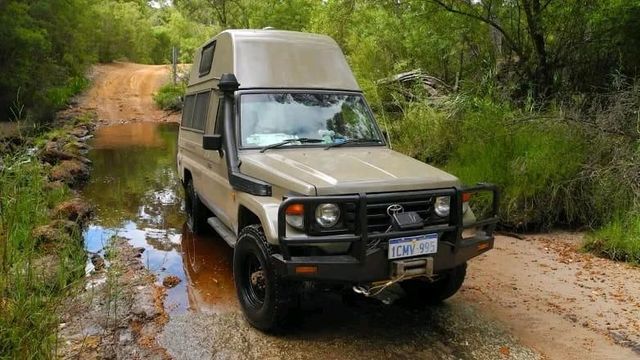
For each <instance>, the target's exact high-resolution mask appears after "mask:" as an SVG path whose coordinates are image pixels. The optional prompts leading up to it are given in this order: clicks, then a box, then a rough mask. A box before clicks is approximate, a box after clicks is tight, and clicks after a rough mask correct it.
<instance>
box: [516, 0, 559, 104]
mask: <svg viewBox="0 0 640 360" xmlns="http://www.w3.org/2000/svg"><path fill="white" fill-rule="evenodd" d="M521 2H522V5H523V7H524V12H525V15H526V17H527V26H528V30H529V37H530V38H531V42H532V44H533V48H534V51H535V53H536V59H537V64H536V65H535V68H534V71H533V76H534V79H533V80H534V81H535V83H536V85H537V89H535V90H536V93H537V94H538V95H542V96H544V95H546V94H547V93H548V92H549V90H550V89H551V85H552V84H551V82H552V79H551V68H550V65H549V58H548V54H547V47H546V42H545V33H544V24H543V23H542V14H541V13H542V7H541V6H540V0H521Z"/></svg>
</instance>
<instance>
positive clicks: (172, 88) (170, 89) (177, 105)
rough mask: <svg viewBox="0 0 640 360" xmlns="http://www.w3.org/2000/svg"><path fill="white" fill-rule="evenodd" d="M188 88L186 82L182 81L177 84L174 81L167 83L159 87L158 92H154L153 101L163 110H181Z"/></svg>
mask: <svg viewBox="0 0 640 360" xmlns="http://www.w3.org/2000/svg"><path fill="white" fill-rule="evenodd" d="M186 89H187V86H186V84H184V83H182V82H179V83H178V84H176V85H174V84H173V83H168V84H165V85H163V86H162V87H160V89H158V92H157V93H155V94H153V101H155V103H156V105H158V107H159V108H161V109H163V110H176V111H179V110H181V109H182V97H183V96H184V93H185V91H186Z"/></svg>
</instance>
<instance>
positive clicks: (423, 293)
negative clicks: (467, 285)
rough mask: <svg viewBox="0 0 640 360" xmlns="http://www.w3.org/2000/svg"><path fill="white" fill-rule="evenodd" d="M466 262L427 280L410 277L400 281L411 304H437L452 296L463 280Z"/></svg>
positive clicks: (465, 272)
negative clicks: (433, 278) (437, 277)
mask: <svg viewBox="0 0 640 360" xmlns="http://www.w3.org/2000/svg"><path fill="white" fill-rule="evenodd" d="M466 274H467V263H464V264H462V265H459V266H457V267H455V268H453V269H451V270H448V271H447V272H445V273H443V274H441V277H440V278H439V279H438V280H436V281H434V282H429V281H426V280H424V279H410V280H406V281H403V282H401V283H400V286H402V289H403V290H404V291H405V293H406V294H407V297H408V300H409V302H410V303H411V304H413V305H437V304H440V303H441V302H443V301H444V300H446V299H448V298H450V297H452V296H453V295H454V294H455V293H456V292H458V290H460V287H461V286H462V283H463V282H464V278H465V276H466Z"/></svg>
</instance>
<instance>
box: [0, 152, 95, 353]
mask: <svg viewBox="0 0 640 360" xmlns="http://www.w3.org/2000/svg"><path fill="white" fill-rule="evenodd" d="M2 164H3V167H2V168H1V169H0V194H1V196H0V358H49V357H53V356H54V355H55V349H56V343H57V339H56V333H57V328H58V325H59V322H60V320H59V308H60V305H61V303H62V301H63V299H64V298H65V296H66V295H68V292H69V290H70V288H71V286H70V285H71V284H72V283H73V282H74V281H75V279H78V277H79V276H80V275H81V274H82V273H83V269H84V262H85V255H84V251H83V248H82V242H81V241H80V239H79V238H80V236H81V235H80V234H72V235H69V236H62V237H61V239H60V241H59V242H58V243H56V244H50V245H49V246H47V247H46V248H44V247H43V246H42V245H41V244H38V242H37V240H36V239H34V237H33V236H32V231H33V229H34V228H35V227H37V226H39V225H43V224H46V223H47V222H48V221H49V216H50V210H51V209H52V208H53V207H54V206H55V205H56V204H58V203H59V202H60V201H62V200H64V199H65V198H67V197H68V196H69V191H68V190H67V189H65V188H62V189H59V190H50V189H47V188H46V187H45V184H46V174H45V169H44V167H43V165H42V164H41V163H40V162H38V161H37V160H36V159H35V158H32V157H29V156H27V155H24V154H13V155H5V156H3V157H2Z"/></svg>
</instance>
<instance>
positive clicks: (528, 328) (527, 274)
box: [83, 64, 640, 359]
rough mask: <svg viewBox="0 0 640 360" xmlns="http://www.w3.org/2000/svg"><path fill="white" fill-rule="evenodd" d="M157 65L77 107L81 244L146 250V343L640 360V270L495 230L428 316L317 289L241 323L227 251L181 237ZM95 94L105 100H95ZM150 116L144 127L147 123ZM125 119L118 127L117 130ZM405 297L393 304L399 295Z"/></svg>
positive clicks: (200, 350) (568, 239)
mask: <svg viewBox="0 0 640 360" xmlns="http://www.w3.org/2000/svg"><path fill="white" fill-rule="evenodd" d="M167 74H168V70H167V68H166V67H153V66H143V65H134V64H114V65H107V66H102V67H99V68H98V69H97V70H96V78H95V84H96V85H95V87H94V88H93V89H92V90H91V91H90V92H89V94H88V95H87V97H85V100H84V103H83V106H87V107H95V109H96V111H97V112H98V114H99V117H100V119H101V120H103V121H104V123H105V124H113V123H117V124H118V125H109V126H103V127H101V128H100V129H99V130H98V132H97V133H96V138H95V140H94V142H93V145H94V150H92V151H91V153H90V158H91V159H92V161H93V164H94V170H93V173H92V178H91V182H90V184H89V185H88V186H87V188H86V190H85V191H84V196H85V197H86V198H87V199H88V200H89V201H91V202H92V203H93V204H94V205H96V207H97V216H96V218H95V219H94V220H93V222H92V223H91V224H90V226H89V229H88V230H87V232H86V233H85V241H86V244H87V245H86V246H87V249H88V250H90V251H91V252H93V253H100V252H104V250H105V248H106V247H107V246H108V242H109V239H110V238H111V236H113V235H116V234H117V235H118V236H119V237H121V238H124V239H127V241H128V242H129V243H130V244H131V245H133V246H134V247H143V248H144V249H145V251H144V253H142V256H141V261H142V263H143V264H144V265H145V267H147V268H148V269H149V270H151V271H152V272H153V273H154V274H155V275H156V276H157V277H158V283H160V282H161V281H162V279H163V278H165V277H166V276H169V275H176V276H178V277H179V278H180V279H181V280H182V281H181V282H180V283H179V284H178V285H177V286H176V287H173V288H170V289H167V297H166V298H165V300H164V307H165V309H166V310H167V313H168V315H169V318H168V321H167V322H166V324H165V325H164V329H163V330H162V332H161V333H160V335H159V336H158V337H157V338H156V339H155V341H156V342H157V343H158V344H159V345H160V346H162V347H164V348H165V349H166V351H167V354H169V355H170V356H172V357H174V358H179V359H210V358H216V359H247V358H248V359H264V358H268V359H272V358H273V359H277V358H288V359H289V358H291V359H298V358H300V359H307V358H314V359H325V358H328V359H349V358H351V359H364V358H370V359H378V358H407V359H540V358H543V359H545V358H546V359H635V358H640V270H639V269H638V268H633V267H630V266H628V265H624V264H617V263H613V262H610V261H607V260H603V259H598V258H595V257H593V256H591V255H589V254H582V253H580V252H579V251H578V250H577V248H578V242H579V241H580V236H581V235H579V234H553V235H544V236H542V235H541V236H527V237H526V238H525V239H524V240H518V239H513V238H508V237H503V236H500V237H498V239H497V243H496V249H494V250H493V251H491V252H489V253H487V254H485V255H483V256H482V257H480V258H479V259H476V260H475V261H472V262H471V264H470V268H469V271H468V274H469V275H468V278H467V280H466V281H465V284H464V286H463V289H462V290H461V292H460V293H459V294H457V295H456V296H454V297H453V298H452V299H451V300H450V301H448V302H447V303H446V304H444V305H442V306H438V307H433V308H429V309H426V310H418V309H413V308H410V307H407V306H403V305H401V304H394V305H383V304H382V303H381V302H378V301H372V300H367V299H361V298H360V299H358V298H356V299H355V300H354V299H351V300H352V301H349V302H344V301H343V299H342V297H341V296H339V295H337V294H332V293H326V294H320V295H319V296H316V297H314V298H313V299H309V301H308V303H307V304H306V305H305V306H304V308H303V309H302V310H301V312H300V313H298V314H296V319H298V321H297V322H296V324H295V326H294V327H293V329H292V331H291V332H290V333H288V334H284V335H282V336H268V335H264V334H262V333H260V332H258V331H256V330H254V329H252V328H251V327H249V326H248V325H247V324H246V322H245V321H244V320H243V319H242V315H241V313H240V311H239V309H238V305H237V301H236V298H235V289H234V286H233V279H232V274H231V258H232V251H231V250H230V249H229V248H228V247H227V246H226V245H225V243H224V241H223V240H221V239H220V238H219V237H218V236H217V235H215V234H213V233H211V234H209V235H206V236H194V235H193V234H191V233H189V232H188V231H187V230H185V227H184V226H183V224H184V215H183V202H182V190H181V188H180V186H179V184H178V180H177V176H176V174H175V170H174V169H175V164H174V161H175V160H174V159H175V152H176V137H177V124H159V122H165V121H167V120H168V119H174V120H175V118H176V117H175V116H174V117H173V118H172V117H167V116H166V115H165V114H164V113H163V112H161V111H158V110H156V109H154V108H153V105H152V102H151V100H150V94H151V93H152V92H153V91H154V89H155V88H157V86H159V85H160V84H161V83H162V82H163V81H164V80H165V79H166V76H167ZM101 99H103V100H101ZM148 121H152V122H148ZM121 122H127V124H119V123H121ZM400 302H401V301H400Z"/></svg>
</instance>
